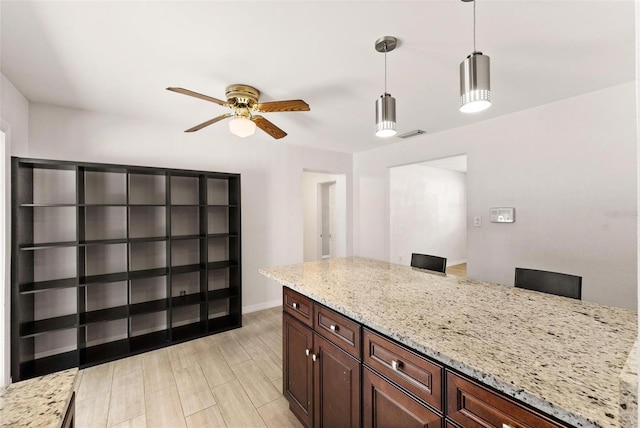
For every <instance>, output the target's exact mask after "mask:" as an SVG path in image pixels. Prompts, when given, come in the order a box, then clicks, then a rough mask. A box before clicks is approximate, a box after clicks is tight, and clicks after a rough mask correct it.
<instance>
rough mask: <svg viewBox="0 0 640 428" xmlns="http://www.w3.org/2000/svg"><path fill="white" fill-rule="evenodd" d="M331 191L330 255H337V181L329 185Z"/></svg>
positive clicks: (329, 215)
mask: <svg viewBox="0 0 640 428" xmlns="http://www.w3.org/2000/svg"><path fill="white" fill-rule="evenodd" d="M328 191H329V214H328V217H329V257H330V258H333V257H335V256H336V183H330V184H329V185H328Z"/></svg>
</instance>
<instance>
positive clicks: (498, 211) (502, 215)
mask: <svg viewBox="0 0 640 428" xmlns="http://www.w3.org/2000/svg"><path fill="white" fill-rule="evenodd" d="M490 221H491V223H513V222H514V221H516V209H515V208H513V207H499V208H491V220H490Z"/></svg>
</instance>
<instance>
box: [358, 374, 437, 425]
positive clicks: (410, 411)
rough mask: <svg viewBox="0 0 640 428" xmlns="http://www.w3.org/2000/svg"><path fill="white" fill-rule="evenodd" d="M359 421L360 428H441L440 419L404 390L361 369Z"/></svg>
mask: <svg viewBox="0 0 640 428" xmlns="http://www.w3.org/2000/svg"><path fill="white" fill-rule="evenodd" d="M362 378H363V380H362V394H363V396H362V403H363V404H362V421H363V427H364V428H370V427H371V428H373V427H403V428H412V427H415V428H441V427H442V417H441V416H440V415H438V414H437V413H435V412H433V411H432V410H431V409H430V408H429V407H428V406H427V405H425V404H424V403H422V402H421V401H418V400H416V399H415V398H414V397H413V396H412V395H410V394H409V393H407V392H406V391H404V390H402V389H400V388H398V387H397V386H395V385H394V384H392V383H391V382H389V381H387V380H386V379H383V378H382V377H380V376H378V375H377V374H376V373H374V372H373V371H371V370H369V369H368V368H366V367H365V368H364V369H363V370H362Z"/></svg>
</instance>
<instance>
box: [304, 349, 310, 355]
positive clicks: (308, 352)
mask: <svg viewBox="0 0 640 428" xmlns="http://www.w3.org/2000/svg"><path fill="white" fill-rule="evenodd" d="M304 353H305V354H307V357H308V356H309V355H311V349H305V350H304Z"/></svg>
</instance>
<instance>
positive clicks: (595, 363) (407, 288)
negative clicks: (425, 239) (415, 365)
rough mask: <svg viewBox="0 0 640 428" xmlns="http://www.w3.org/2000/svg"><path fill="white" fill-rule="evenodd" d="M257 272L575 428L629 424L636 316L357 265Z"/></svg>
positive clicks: (334, 262) (351, 261)
mask: <svg viewBox="0 0 640 428" xmlns="http://www.w3.org/2000/svg"><path fill="white" fill-rule="evenodd" d="M260 272H261V273H262V274H263V275H265V276H267V277H269V278H271V279H274V280H275V281H277V282H278V283H280V284H282V285H285V286H287V287H290V288H292V289H294V290H296V291H298V292H299V293H301V294H303V295H305V296H307V297H310V298H311V299H313V300H315V301H317V302H319V303H322V304H323V305H325V306H327V307H329V308H332V309H334V310H336V311H338V312H340V313H342V314H344V315H346V316H348V317H350V318H352V319H354V320H356V321H358V322H360V323H362V324H364V325H365V326H368V327H370V328H372V329H374V330H377V331H378V332H380V333H383V334H385V335H387V336H389V337H391V338H393V339H395V340H397V341H399V342H401V343H403V344H405V345H407V346H408V347H410V348H413V349H415V350H417V351H419V352H421V353H423V354H425V355H427V356H429V357H431V358H433V359H434V360H437V361H440V362H441V363H443V364H445V365H447V366H449V367H452V368H454V369H457V370H459V371H460V372H462V373H465V374H467V375H468V376H470V377H472V378H474V379H477V380H479V381H480V382H482V383H484V384H486V385H490V386H492V387H494V388H496V389H498V390H500V391H502V392H504V393H505V394H507V395H509V396H512V397H514V398H516V399H517V400H520V401H522V402H524V403H528V404H530V405H531V406H533V407H535V408H537V409H540V410H541V411H543V412H544V413H547V414H550V415H553V416H555V417H557V418H558V419H560V420H562V421H565V422H567V423H569V424H571V425H575V426H578V427H587V426H588V427H607V428H608V427H618V426H628V425H626V423H628V420H627V418H628V417H632V416H630V415H629V414H628V413H625V412H623V413H624V415H623V417H622V421H621V412H620V406H621V402H622V401H621V390H622V389H623V384H622V383H621V382H622V381H621V376H627V377H626V378H625V379H626V382H627V383H629V382H631V384H632V385H637V374H635V379H634V377H633V376H634V374H629V373H628V370H627V371H624V370H623V369H624V367H625V363H626V362H627V359H628V358H629V355H630V351H631V350H632V347H633V345H634V342H635V341H636V337H637V324H638V318H637V316H638V314H637V312H635V311H630V310H626V309H620V308H614V307H610V306H604V305H598V304H595V303H589V302H585V301H580V300H575V299H569V298H565V297H559V296H554V295H550V294H545V293H539V292H535V291H529V290H523V289H517V288H514V287H507V286H502V285H495V284H489V283H486V282H481V281H475V280H468V279H464V278H460V277H456V276H452V275H447V276H440V275H437V274H431V273H428V272H427V271H423V270H420V269H414V268H411V267H409V266H402V265H397V264H392V263H388V262H382V261H379V260H372V259H365V258H358V257H350V258H343V259H331V260H323V261H319V262H308V263H302V264H297V265H290V266H283V267H276V268H270V269H261V270H260ZM623 371H624V375H623ZM629 376H630V377H629ZM627 389H628V388H627ZM635 401H636V402H637V396H636V397H635ZM623 423H624V424H625V425H622V424H623ZM636 425H637V422H635V424H634V425H633V426H636Z"/></svg>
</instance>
